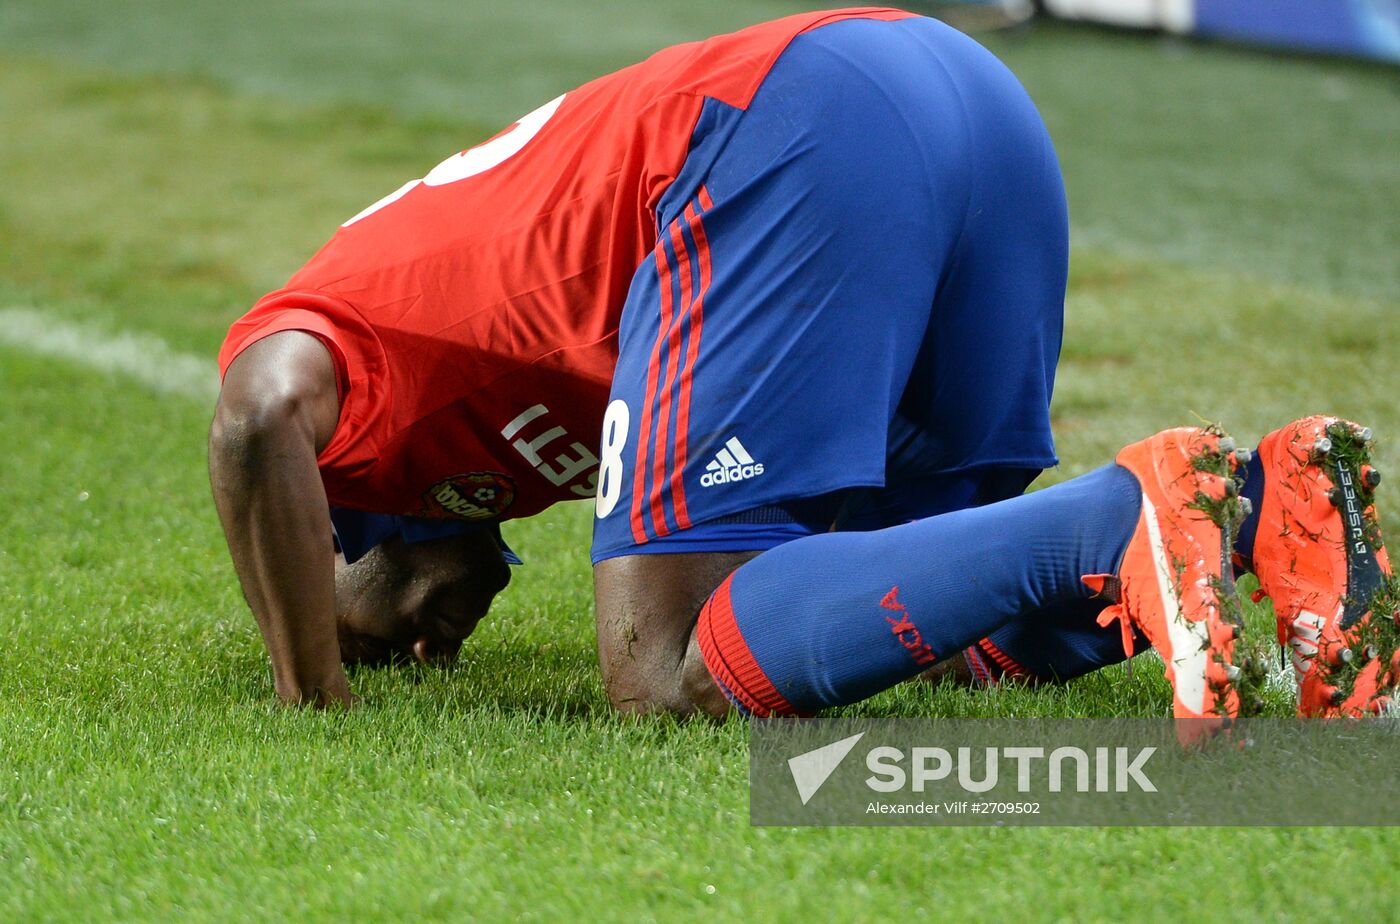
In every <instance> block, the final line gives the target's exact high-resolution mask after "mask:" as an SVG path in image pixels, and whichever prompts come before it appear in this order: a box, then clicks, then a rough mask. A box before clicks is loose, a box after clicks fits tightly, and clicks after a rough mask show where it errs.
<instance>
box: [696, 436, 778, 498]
mask: <svg viewBox="0 0 1400 924" xmlns="http://www.w3.org/2000/svg"><path fill="white" fill-rule="evenodd" d="M762 474H763V463H762V462H755V461H754V460H753V456H751V455H749V451H748V450H747V449H745V448H744V444H743V443H741V442H739V438H738V437H737V436H731V437H730V438H729V442H727V443H725V444H724V448H723V449H721V450H720V451H719V452H717V453H715V457H714V458H713V459H711V460H710V464H709V465H706V466H705V474H703V475H701V476H700V484H701V485H702V486H703V487H706V488H713V487H714V486H715V485H717V484H729V483H730V482H731V481H743V480H744V479H745V478H757V477H758V476H759V475H762Z"/></svg>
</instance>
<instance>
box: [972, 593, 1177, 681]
mask: <svg viewBox="0 0 1400 924" xmlns="http://www.w3.org/2000/svg"><path fill="white" fill-rule="evenodd" d="M1108 603H1109V601H1107V600H1100V599H1094V600H1065V601H1062V602H1060V603H1053V604H1051V605H1050V606H1048V607H1046V608H1045V609H1043V610H1035V611H1033V612H1030V613H1022V614H1021V615H1020V616H1017V617H1016V618H1015V619H1013V620H1011V621H1010V622H1008V623H1007V624H1006V625H1004V626H1002V627H1001V628H999V629H997V630H995V631H994V632H992V633H991V634H989V635H988V636H987V637H986V638H984V639H982V640H981V641H979V642H977V643H976V644H974V645H971V646H969V647H968V648H967V649H966V656H967V662H968V667H970V668H971V669H972V674H973V677H974V678H975V679H976V680H977V681H978V682H980V683H982V684H985V685H989V684H993V683H996V682H997V681H998V680H1000V679H1001V678H1002V677H1006V676H1011V677H1016V676H1022V677H1029V678H1031V679H1033V680H1037V681H1040V680H1073V679H1074V678H1075V677H1082V676H1084V675H1085V674H1088V673H1092V672H1093V671H1096V670H1098V669H1099V668H1101V667H1108V666H1109V665H1110V664H1118V663H1120V662H1122V661H1123V660H1125V659H1126V658H1127V654H1126V653H1125V652H1124V651H1123V631H1122V629H1121V628H1120V627H1119V625H1118V623H1117V622H1114V623H1113V624H1112V625H1110V626H1107V627H1105V626H1100V625H1099V624H1098V615H1099V613H1100V612H1101V611H1102V610H1103V608H1104V607H1105V606H1108ZM1148 647H1149V646H1148V642H1147V637H1146V636H1145V635H1143V634H1142V633H1141V632H1139V631H1137V630H1136V629H1134V630H1133V654H1138V653H1140V652H1142V651H1145V650H1146V649H1147V648H1148Z"/></svg>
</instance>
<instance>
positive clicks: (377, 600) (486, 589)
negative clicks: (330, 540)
mask: <svg viewBox="0 0 1400 924" xmlns="http://www.w3.org/2000/svg"><path fill="white" fill-rule="evenodd" d="M509 581H510V568H509V567H508V566H507V565H506V561H505V557H504V555H503V554H502V551H501V547H500V545H499V544H498V542H497V540H496V539H495V537H494V536H493V535H492V534H491V533H490V532H486V531H483V532H480V533H472V534H469V535H465V536H453V537H451V538H446V539H435V540H432V541H430V542H416V543H412V544H406V543H404V542H403V540H402V539H399V538H393V539H389V540H387V541H385V542H383V543H381V544H379V545H378V546H376V547H375V548H374V549H372V550H371V551H370V552H369V553H368V554H366V555H365V556H364V557H363V558H360V559H359V560H357V561H356V562H355V563H354V564H349V565H347V564H345V563H344V561H338V562H337V566H336V581H335V583H336V593H335V596H336V622H337V629H338V634H339V638H340V655H341V660H343V661H344V662H345V663H346V664H388V663H392V662H398V661H420V662H424V663H430V662H435V663H448V662H451V661H452V660H454V659H455V658H456V657H457V653H458V651H459V650H460V649H461V647H462V642H463V641H465V640H466V638H467V637H468V636H469V635H471V634H472V632H473V631H474V630H475V629H476V626H477V623H479V622H480V621H481V618H482V617H483V616H485V615H486V611H487V610H488V609H489V608H490V606H491V601H492V600H493V599H495V597H496V594H498V593H500V592H501V590H503V589H504V588H505V586H506V584H507V583H508V582H509Z"/></svg>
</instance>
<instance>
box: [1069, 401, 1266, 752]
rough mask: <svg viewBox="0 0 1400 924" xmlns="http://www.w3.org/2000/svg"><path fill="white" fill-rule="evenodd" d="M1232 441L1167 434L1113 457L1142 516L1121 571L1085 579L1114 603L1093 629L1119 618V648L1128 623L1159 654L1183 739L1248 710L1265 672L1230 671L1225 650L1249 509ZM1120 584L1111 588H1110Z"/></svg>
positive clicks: (1237, 621) (1245, 667)
mask: <svg viewBox="0 0 1400 924" xmlns="http://www.w3.org/2000/svg"><path fill="white" fill-rule="evenodd" d="M1234 448H1235V447H1234V441H1233V440H1231V439H1230V438H1229V437H1228V436H1225V435H1224V434H1222V433H1220V432H1219V431H1218V430H1216V429H1214V428H1211V429H1198V428H1181V429H1177V430H1166V431H1163V432H1161V433H1158V434H1157V435H1156V436H1152V437H1149V438H1148V439H1145V440H1143V441H1142V442H1139V443H1134V444H1133V445H1131V446H1128V447H1127V448H1126V449H1124V450H1123V451H1122V452H1120V453H1118V456H1117V459H1116V461H1117V463H1118V464H1119V465H1121V466H1123V467H1124V468H1126V469H1127V470H1128V471H1130V472H1132V473H1133V475H1134V476H1135V477H1136V478H1137V480H1138V483H1139V484H1140V485H1141V486H1142V512H1141V513H1140V514H1139V517H1138V525H1137V528H1136V530H1135V531H1134V532H1133V537H1132V539H1131V540H1130V541H1129V543H1128V548H1127V551H1126V552H1125V553H1124V555H1123V562H1122V564H1121V565H1120V566H1119V569H1118V574H1117V575H1113V576H1109V575H1093V576H1088V577H1086V578H1085V579H1084V580H1085V583H1087V584H1088V585H1089V586H1090V587H1093V588H1095V589H1097V590H1099V591H1100V592H1101V593H1104V594H1106V595H1108V596H1112V597H1114V598H1116V599H1117V601H1118V602H1117V603H1116V604H1115V605H1113V606H1110V607H1109V608H1108V609H1106V610H1104V612H1103V614H1102V615H1100V617H1099V623H1100V624H1101V625H1105V626H1107V625H1108V624H1109V623H1111V622H1112V621H1113V620H1114V619H1119V620H1120V621H1121V623H1122V627H1123V643H1124V648H1125V650H1127V651H1129V652H1131V650H1132V648H1131V645H1132V626H1134V625H1135V626H1137V627H1138V628H1140V629H1141V630H1142V632H1143V634H1144V635H1146V636H1147V639H1148V641H1150V642H1151V643H1152V646H1153V647H1154V648H1156V649H1157V651H1158V652H1159V653H1160V654H1161V656H1162V660H1163V662H1165V664H1166V673H1167V679H1168V680H1170V681H1171V684H1172V691H1173V694H1174V704H1173V705H1174V709H1173V712H1174V714H1175V715H1176V717H1177V718H1178V719H1188V720H1202V721H1198V722H1183V723H1181V724H1180V725H1179V726H1178V734H1179V736H1180V737H1181V738H1182V740H1183V742H1189V741H1190V740H1192V739H1194V738H1196V737H1198V736H1199V735H1201V734H1203V733H1205V732H1208V731H1212V730H1215V729H1218V728H1220V727H1223V726H1227V725H1229V724H1230V720H1232V719H1233V718H1234V717H1235V716H1237V715H1239V714H1240V712H1241V705H1242V696H1241V694H1242V692H1243V694H1244V696H1243V700H1244V702H1243V705H1244V711H1246V712H1252V711H1254V709H1255V708H1257V705H1258V698H1257V696H1255V695H1254V693H1253V692H1252V690H1249V689H1244V690H1242V688H1248V687H1249V686H1250V685H1251V684H1252V683H1253V682H1258V681H1261V680H1262V676H1263V667H1262V665H1255V664H1253V663H1248V662H1246V663H1242V664H1240V665H1238V666H1237V665H1235V664H1233V663H1231V654H1232V651H1233V649H1234V644H1235V639H1236V638H1238V637H1239V635H1240V632H1241V630H1242V627H1243V624H1244V622H1243V615H1242V611H1241V609H1240V602H1239V596H1238V594H1237V592H1236V590H1235V582H1234V572H1233V569H1232V567H1231V563H1230V561H1231V556H1232V552H1233V548H1234V540H1235V537H1236V535H1238V533H1239V526H1240V523H1241V522H1242V521H1243V520H1244V518H1245V516H1246V515H1247V513H1248V507H1247V502H1245V501H1244V500H1243V499H1242V498H1240V496H1239V484H1238V482H1237V481H1236V480H1235V477H1234V472H1235V469H1236V468H1238V465H1239V462H1238V459H1237V457H1236V455H1235V453H1234ZM1115 585H1116V586H1115Z"/></svg>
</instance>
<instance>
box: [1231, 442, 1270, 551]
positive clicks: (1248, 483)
mask: <svg viewBox="0 0 1400 924" xmlns="http://www.w3.org/2000/svg"><path fill="white" fill-rule="evenodd" d="M1240 469H1241V472H1240V474H1242V475H1244V487H1242V488H1240V497H1247V498H1249V502H1250V503H1251V504H1253V505H1254V513H1253V515H1251V516H1248V517H1246V518H1245V521H1244V523H1243V524H1242V525H1241V526H1240V535H1239V538H1238V539H1236V540H1235V552H1236V553H1237V554H1238V555H1239V556H1240V557H1241V558H1243V559H1244V560H1245V561H1246V562H1248V561H1250V560H1251V559H1253V558H1254V536H1255V534H1256V533H1257V532H1258V531H1259V511H1261V510H1263V509H1264V466H1263V464H1262V463H1261V462H1260V461H1259V454H1258V453H1255V454H1254V456H1253V457H1252V458H1251V459H1250V460H1249V461H1248V462H1246V463H1244V464H1243V465H1241V466H1240Z"/></svg>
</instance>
